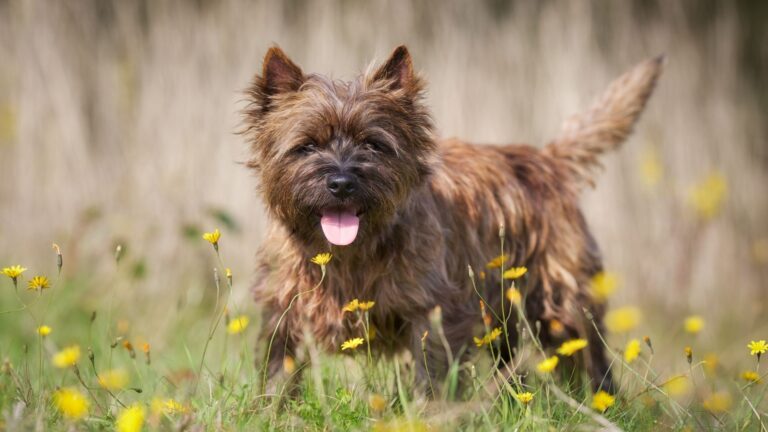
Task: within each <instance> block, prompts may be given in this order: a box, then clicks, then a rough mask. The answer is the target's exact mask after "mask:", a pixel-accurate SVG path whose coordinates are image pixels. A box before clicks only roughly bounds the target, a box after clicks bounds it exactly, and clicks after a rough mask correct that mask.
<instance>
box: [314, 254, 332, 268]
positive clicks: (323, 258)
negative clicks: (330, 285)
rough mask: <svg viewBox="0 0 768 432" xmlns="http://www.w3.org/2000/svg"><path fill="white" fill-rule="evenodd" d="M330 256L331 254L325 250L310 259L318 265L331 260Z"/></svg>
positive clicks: (325, 263)
mask: <svg viewBox="0 0 768 432" xmlns="http://www.w3.org/2000/svg"><path fill="white" fill-rule="evenodd" d="M331 258H333V255H331V254H330V253H329V252H325V253H319V254H317V255H315V256H314V257H313V258H312V259H310V261H312V262H313V263H315V264H317V265H319V266H324V265H328V263H329V262H331Z"/></svg>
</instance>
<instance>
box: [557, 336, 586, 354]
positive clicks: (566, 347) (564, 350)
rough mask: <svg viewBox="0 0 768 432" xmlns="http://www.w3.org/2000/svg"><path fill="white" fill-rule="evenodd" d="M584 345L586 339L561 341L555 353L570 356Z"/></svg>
mask: <svg viewBox="0 0 768 432" xmlns="http://www.w3.org/2000/svg"><path fill="white" fill-rule="evenodd" d="M586 347H587V340H586V339H571V340H569V341H565V342H563V344H562V345H560V348H558V349H557V353H558V354H560V355H564V356H572V355H574V354H576V353H577V352H578V351H581V350H583V349H584V348H586Z"/></svg>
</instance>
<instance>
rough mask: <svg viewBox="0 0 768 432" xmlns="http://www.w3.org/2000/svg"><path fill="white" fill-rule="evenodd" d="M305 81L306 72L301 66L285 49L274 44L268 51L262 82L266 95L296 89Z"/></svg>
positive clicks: (265, 57)
mask: <svg viewBox="0 0 768 432" xmlns="http://www.w3.org/2000/svg"><path fill="white" fill-rule="evenodd" d="M303 82H304V73H303V72H302V71H301V68H299V67H298V66H296V64H295V63H293V62H292V61H291V59H289V58H288V56H287V55H285V53H284V52H283V50H281V49H280V48H279V47H277V46H273V47H272V48H270V49H269V51H267V54H266V55H265V56H264V66H263V70H262V74H261V83H260V84H261V86H262V92H263V93H264V94H265V95H266V96H274V95H276V94H279V93H284V92H293V91H296V90H298V89H299V87H301V84H302V83H303Z"/></svg>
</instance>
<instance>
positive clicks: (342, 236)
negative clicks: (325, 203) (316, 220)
mask: <svg viewBox="0 0 768 432" xmlns="http://www.w3.org/2000/svg"><path fill="white" fill-rule="evenodd" d="M320 226H321V227H322V228H323V234H325V238H326V239H327V240H328V241H329V242H330V243H331V244H334V245H337V246H346V245H348V244H350V243H352V242H353V241H355V238H356V237H357V230H358V228H360V217H359V214H358V213H357V211H356V210H355V209H350V208H346V209H345V208H341V209H338V208H333V209H325V210H323V211H322V214H321V215H320Z"/></svg>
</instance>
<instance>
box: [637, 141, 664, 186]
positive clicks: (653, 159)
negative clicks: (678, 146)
mask: <svg viewBox="0 0 768 432" xmlns="http://www.w3.org/2000/svg"><path fill="white" fill-rule="evenodd" d="M663 175H664V167H663V166H662V164H661V158H660V157H659V152H658V150H657V149H656V147H653V146H649V147H646V148H645V150H644V151H643V153H642V155H641V159H640V176H641V178H642V179H643V183H645V185H646V186H648V187H650V188H652V187H654V186H656V185H657V184H659V181H661V178H662V177H663Z"/></svg>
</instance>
